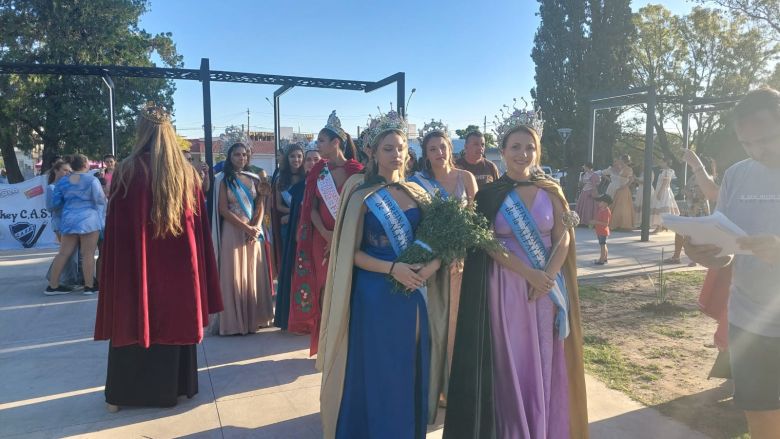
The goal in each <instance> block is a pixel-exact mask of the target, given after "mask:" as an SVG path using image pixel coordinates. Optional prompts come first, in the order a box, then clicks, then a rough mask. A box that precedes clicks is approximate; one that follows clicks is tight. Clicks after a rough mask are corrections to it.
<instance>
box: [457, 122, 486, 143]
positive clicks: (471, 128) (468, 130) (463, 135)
mask: <svg viewBox="0 0 780 439" xmlns="http://www.w3.org/2000/svg"><path fill="white" fill-rule="evenodd" d="M473 131H479V132H482V130H481V129H480V128H479V126H477V125H469V126H467V127H466V128H463V129H462V130H455V135H456V136H458V139H465V138H466V136H467V135H468V134H469V133H471V132H473ZM482 134H483V135H484V136H485V145H487V146H488V147H495V146H496V138H495V136H493V133H484V132H482Z"/></svg>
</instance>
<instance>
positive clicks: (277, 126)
mask: <svg viewBox="0 0 780 439" xmlns="http://www.w3.org/2000/svg"><path fill="white" fill-rule="evenodd" d="M291 88H293V86H292V85H283V86H281V87H279V88H277V89H276V91H275V92H274V169H278V168H279V163H277V159H276V157H277V156H278V155H279V151H280V150H281V149H282V148H281V139H280V138H279V136H280V134H281V131H282V122H281V120H282V116H281V114H280V112H279V103H280V98H281V97H282V95H283V94H285V93H287V92H288V91H290V89H291Z"/></svg>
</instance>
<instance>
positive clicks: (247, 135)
mask: <svg viewBox="0 0 780 439" xmlns="http://www.w3.org/2000/svg"><path fill="white" fill-rule="evenodd" d="M249 131H251V130H250V129H249V108H247V109H246V137H247V138H249Z"/></svg>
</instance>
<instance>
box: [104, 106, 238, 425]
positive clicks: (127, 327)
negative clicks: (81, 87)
mask: <svg viewBox="0 0 780 439" xmlns="http://www.w3.org/2000/svg"><path fill="white" fill-rule="evenodd" d="M115 172H116V173H115V180H114V181H113V184H112V185H111V193H110V196H109V204H108V213H107V218H106V228H105V241H104V243H103V249H102V250H101V253H102V255H101V259H102V266H101V272H100V288H101V291H100V296H99V297H98V309H97V319H96V323H95V340H110V341H111V343H110V346H109V350H108V371H107V377H106V390H105V395H106V402H107V403H108V408H109V410H110V411H116V410H117V409H118V408H119V406H153V407H170V406H174V405H176V400H177V398H178V396H179V395H187V396H188V397H192V396H193V395H195V394H196V393H198V364H197V355H196V354H197V351H196V344H197V343H200V341H201V340H202V339H203V330H204V328H205V327H206V326H207V325H208V319H209V313H216V312H219V311H222V299H221V295H220V289H219V273H218V271H217V265H216V262H215V259H214V250H213V248H212V244H211V235H210V234H209V220H208V210H207V209H206V204H205V198H204V196H203V192H202V191H201V181H200V177H198V175H197V171H196V170H195V168H193V167H192V166H190V164H189V163H187V161H186V160H185V159H184V156H183V155H182V153H181V151H180V150H179V145H178V142H177V139H176V133H175V132H174V130H173V126H172V125H171V122H170V118H169V116H168V114H167V113H166V112H165V111H164V110H162V109H161V108H157V107H149V108H147V109H145V110H144V111H143V112H142V117H140V118H139V120H138V139H137V142H136V144H135V147H134V148H133V152H132V153H131V154H130V156H129V157H128V158H127V159H125V160H124V161H123V162H122V163H121V165H120V166H119V168H117V170H116V171H115Z"/></svg>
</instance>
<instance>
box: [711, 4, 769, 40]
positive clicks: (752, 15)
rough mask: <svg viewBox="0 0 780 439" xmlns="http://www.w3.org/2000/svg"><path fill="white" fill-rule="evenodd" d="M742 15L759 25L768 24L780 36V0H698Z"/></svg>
mask: <svg viewBox="0 0 780 439" xmlns="http://www.w3.org/2000/svg"><path fill="white" fill-rule="evenodd" d="M700 1H702V3H714V4H716V5H718V6H721V7H723V8H726V9H728V10H730V11H732V12H735V13H737V14H739V15H742V16H744V17H746V18H748V19H750V20H752V21H753V22H755V23H756V24H758V25H759V26H761V25H763V26H768V27H769V28H770V29H771V30H772V32H773V33H774V38H775V39H778V38H780V2H778V1H777V0H700Z"/></svg>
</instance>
